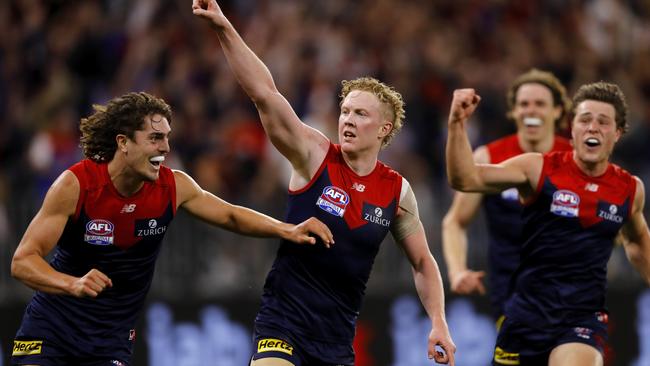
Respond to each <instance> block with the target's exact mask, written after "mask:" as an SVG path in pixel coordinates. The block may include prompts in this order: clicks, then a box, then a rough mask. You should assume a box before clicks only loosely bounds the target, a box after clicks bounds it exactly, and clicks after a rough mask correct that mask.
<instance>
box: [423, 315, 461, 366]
mask: <svg viewBox="0 0 650 366" xmlns="http://www.w3.org/2000/svg"><path fill="white" fill-rule="evenodd" d="M438 323H439V324H434V325H433V327H432V328H431V332H430V333H429V346H428V350H427V351H428V354H429V359H433V360H434V361H436V362H437V363H442V364H445V365H446V364H449V365H450V366H454V354H455V353H456V345H455V344H454V341H453V340H452V339H451V336H450V335H449V329H447V323H446V322H444V321H441V322H438ZM436 346H438V347H440V348H441V349H442V351H438V350H437V349H436Z"/></svg>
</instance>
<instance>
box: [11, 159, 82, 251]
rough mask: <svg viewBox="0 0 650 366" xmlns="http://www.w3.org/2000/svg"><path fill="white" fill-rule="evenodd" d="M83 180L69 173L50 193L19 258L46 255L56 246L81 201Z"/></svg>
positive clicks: (31, 226) (59, 179)
mask: <svg viewBox="0 0 650 366" xmlns="http://www.w3.org/2000/svg"><path fill="white" fill-rule="evenodd" d="M79 190H80V188H79V181H78V180H77V178H76V176H75V175H74V174H73V173H72V172H70V171H65V172H64V173H63V174H61V176H60V177H59V178H58V179H57V180H56V181H55V182H54V183H53V184H52V186H51V187H50V189H49V190H48V192H47V194H46V196H45V199H44V201H43V205H42V206H41V208H40V210H39V211H38V213H37V214H36V216H34V218H33V219H32V222H31V223H30V224H29V226H28V227H27V230H26V231H25V234H24V235H23V238H22V240H21V241H20V244H19V245H18V248H17V249H16V253H15V255H14V256H15V257H17V258H19V257H21V256H26V255H31V254H37V255H39V256H41V257H44V256H46V255H47V254H48V253H49V252H50V251H51V250H52V248H54V246H55V245H56V243H57V242H58V240H59V238H60V237H61V234H62V233H63V230H64V229H65V226H66V224H67V222H68V219H69V218H70V217H71V216H73V215H74V213H75V210H76V207H77V202H78V200H79Z"/></svg>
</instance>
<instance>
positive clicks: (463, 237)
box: [442, 146, 490, 295]
mask: <svg viewBox="0 0 650 366" xmlns="http://www.w3.org/2000/svg"><path fill="white" fill-rule="evenodd" d="M474 161H475V162H476V163H478V164H486V163H488V162H489V161H490V157H489V152H488V149H487V147H485V146H481V147H479V148H477V149H476V151H474ZM482 200H483V195H482V194H480V193H465V192H456V194H454V199H453V201H452V203H451V206H450V207H449V211H447V214H446V215H445V217H444V219H443V220H442V249H443V254H444V258H445V263H446V264H447V276H448V277H449V283H450V287H451V290H452V291H453V292H455V293H457V294H461V295H469V294H472V293H474V292H477V293H479V294H481V295H483V294H485V286H484V285H483V281H482V280H483V277H485V272H484V271H473V270H470V269H468V268H467V228H468V227H469V225H470V223H471V222H472V220H473V219H474V217H475V216H476V213H477V212H478V210H479V208H480V207H481V202H482Z"/></svg>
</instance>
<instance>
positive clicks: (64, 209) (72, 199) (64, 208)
mask: <svg viewBox="0 0 650 366" xmlns="http://www.w3.org/2000/svg"><path fill="white" fill-rule="evenodd" d="M80 190H81V185H80V184H79V179H78V178H77V176H76V175H75V174H74V173H73V172H71V171H70V170H66V171H64V172H63V173H61V175H59V177H58V178H57V179H56V180H55V181H54V183H52V185H51V186H50V189H49V190H48V191H47V195H46V196H45V200H44V201H43V211H44V212H45V213H59V214H66V215H72V214H74V212H75V210H76V208H77V202H78V201H79V192H80Z"/></svg>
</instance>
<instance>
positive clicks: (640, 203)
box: [632, 175, 645, 212]
mask: <svg viewBox="0 0 650 366" xmlns="http://www.w3.org/2000/svg"><path fill="white" fill-rule="evenodd" d="M633 177H634V180H635V181H636V188H635V192H634V203H633V204H632V210H633V212H637V211H639V212H642V211H643V208H644V206H645V185H644V184H643V181H642V180H641V178H639V177H637V176H636V175H635V176H633Z"/></svg>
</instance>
